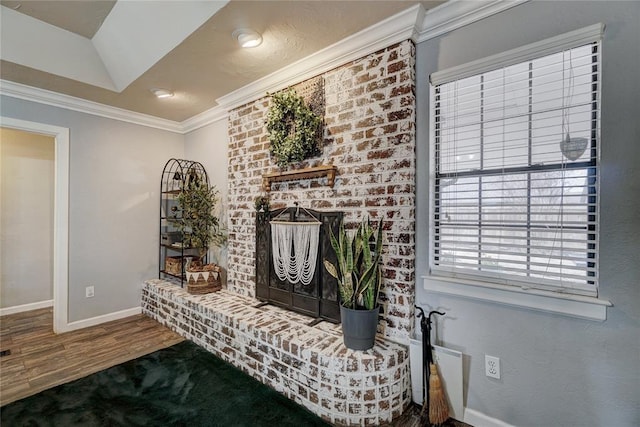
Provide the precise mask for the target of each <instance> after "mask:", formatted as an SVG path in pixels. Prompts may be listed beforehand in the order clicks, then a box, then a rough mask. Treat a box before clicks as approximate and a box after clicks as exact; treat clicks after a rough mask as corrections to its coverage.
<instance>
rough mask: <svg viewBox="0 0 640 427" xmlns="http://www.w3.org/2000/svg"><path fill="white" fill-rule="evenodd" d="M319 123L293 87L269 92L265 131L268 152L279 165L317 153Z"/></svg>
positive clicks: (283, 165)
mask: <svg viewBox="0 0 640 427" xmlns="http://www.w3.org/2000/svg"><path fill="white" fill-rule="evenodd" d="M267 95H268V94H267ZM321 123H322V119H321V118H320V117H318V115H317V114H315V113H314V112H313V111H311V109H310V108H309V106H308V105H306V104H305V102H304V99H302V97H300V96H298V95H297V94H296V92H295V91H294V90H292V89H289V90H287V91H284V92H280V93H274V94H273V95H271V107H270V108H269V112H268V113H267V131H268V132H269V141H270V142H271V147H270V151H271V155H272V156H273V157H275V160H276V163H277V164H278V166H279V167H280V168H286V167H287V166H289V165H291V164H293V163H297V162H301V161H303V160H305V159H308V158H309V157H312V156H315V155H318V154H319V153H320V149H319V147H318V129H319V128H320V124H321Z"/></svg>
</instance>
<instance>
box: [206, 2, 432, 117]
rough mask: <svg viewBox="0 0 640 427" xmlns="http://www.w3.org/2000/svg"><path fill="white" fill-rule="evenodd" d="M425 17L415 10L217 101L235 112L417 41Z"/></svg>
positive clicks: (348, 38)
mask: <svg viewBox="0 0 640 427" xmlns="http://www.w3.org/2000/svg"><path fill="white" fill-rule="evenodd" d="M423 15H424V8H423V7H422V5H420V4H417V5H415V6H412V7H410V8H409V9H407V10H405V11H403V12H400V13H398V14H396V15H393V16H391V17H389V18H387V19H385V20H383V21H380V22H379V23H377V24H374V25H372V26H370V27H368V28H365V29H364V30H362V31H360V32H358V33H355V34H353V35H351V36H349V37H347V38H345V39H342V40H341V41H339V42H337V43H334V44H332V45H331V46H328V47H326V48H324V49H322V50H319V51H318V52H316V53H313V54H311V55H309V56H307V57H305V58H303V59H301V60H298V61H296V62H294V63H293V64H290V65H287V66H286V67H283V68H281V69H279V70H278V71H275V72H273V73H271V74H269V75H267V76H265V77H263V78H261V79H258V80H256V81H254V82H252V83H249V84H248V85H246V86H244V87H242V88H240V89H238V90H235V91H233V92H231V93H229V94H228V95H224V96H221V97H220V98H218V99H216V101H217V102H218V104H219V105H220V106H221V107H222V108H224V109H226V110H232V109H233V108H236V107H239V106H241V105H244V104H246V103H247V102H250V101H252V100H255V99H259V98H261V97H263V96H265V94H266V93H267V92H275V91H278V90H280V89H284V88H286V87H288V86H291V85H294V84H296V83H299V82H302V81H304V80H307V79H309V78H311V77H315V76H317V75H319V74H322V73H324V72H326V71H329V70H331V69H334V68H336V67H339V66H341V65H344V64H346V63H348V62H350V61H353V60H356V59H359V58H362V57H363V56H366V55H368V54H371V53H373V52H376V51H378V50H380V49H384V48H386V47H388V46H390V45H392V44H394V43H398V42H401V41H404V40H408V39H411V40H414V38H415V37H416V36H417V34H418V32H419V31H418V30H419V29H418V27H417V25H418V24H419V21H418V17H420V18H421V17H422V16H423ZM414 41H415V40H414Z"/></svg>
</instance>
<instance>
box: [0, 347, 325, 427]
mask: <svg viewBox="0 0 640 427" xmlns="http://www.w3.org/2000/svg"><path fill="white" fill-rule="evenodd" d="M0 421H1V424H2V427H14V426H56V427H58V426H64V427H66V426H83V427H85V426H127V427H129V426H189V427H196V426H252V427H253V426H270V427H271V426H295V427H300V426H328V424H326V423H325V422H324V421H322V420H321V419H320V418H319V417H317V416H316V415H314V414H312V413H311V412H309V411H307V410H306V409H305V408H303V407H302V406H299V405H297V404H296V403H294V402H293V401H291V400H289V399H287V398H286V397H284V396H282V395H281V394H280V393H278V392H276V391H275V390H273V389H271V388H269V387H267V386H266V385H264V384H262V383H260V382H258V381H256V380H255V379H253V378H251V377H250V376H249V375H247V374H245V373H244V372H242V371H240V370H239V369H237V368H235V367H234V366H232V365H231V364H229V363H227V362H225V361H223V360H222V359H220V358H218V357H216V356H214V355H213V354H211V353H209V352H207V351H206V350H204V349H202V348H200V347H198V346H197V345H195V344H193V343H192V342H190V341H184V342H182V343H180V344H176V345H174V346H172V347H169V348H166V349H164V350H160V351H156V352H155V353H152V354H149V355H147V356H144V357H141V358H139V359H135V360H132V361H129V362H126V363H123V364H121V365H118V366H114V367H113V368H109V369H105V370H104V371H101V372H98V373H96V374H93V375H90V376H88V377H85V378H81V379H79V380H76V381H73V382H70V383H67V384H63V385H60V386H58V387H55V388H52V389H49V390H46V391H43V392H41V393H38V394H36V395H34V396H30V397H27V398H25V399H22V400H19V401H17V402H13V403H10V404H8V405H6V406H3V407H2V408H0Z"/></svg>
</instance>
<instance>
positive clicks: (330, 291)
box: [256, 207, 343, 323]
mask: <svg viewBox="0 0 640 427" xmlns="http://www.w3.org/2000/svg"><path fill="white" fill-rule="evenodd" d="M311 215H313V217H312V216H311ZM275 217H278V219H286V220H288V221H310V220H313V219H314V218H317V219H318V221H320V222H321V223H322V225H321V226H320V238H319V243H318V244H319V248H318V259H317V261H316V270H315V273H314V275H313V278H312V279H311V282H310V283H309V285H302V284H300V283H298V284H292V283H290V282H289V281H288V280H284V281H283V280H280V279H279V278H278V276H277V275H276V272H275V270H274V267H273V256H272V252H271V224H270V223H269V221H270V220H271V219H272V218H275ZM342 217H343V213H342V212H328V211H315V210H312V209H301V208H298V207H288V208H280V209H274V210H272V211H269V212H257V215H256V297H257V298H258V299H259V300H260V301H264V302H267V303H270V304H274V305H277V306H279V307H283V308H286V309H288V310H292V311H295V312H298V313H302V314H306V315H308V316H311V317H314V318H315V319H321V320H327V321H329V322H333V323H340V306H339V304H338V283H337V281H336V279H335V278H334V277H332V276H331V275H330V274H329V273H327V271H326V270H325V268H324V260H325V259H327V260H329V261H330V262H332V263H334V265H335V264H336V255H335V253H334V251H333V248H332V247H331V240H330V233H329V230H333V233H334V234H335V235H337V234H338V228H339V226H340V221H342Z"/></svg>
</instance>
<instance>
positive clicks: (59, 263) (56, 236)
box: [0, 117, 69, 333]
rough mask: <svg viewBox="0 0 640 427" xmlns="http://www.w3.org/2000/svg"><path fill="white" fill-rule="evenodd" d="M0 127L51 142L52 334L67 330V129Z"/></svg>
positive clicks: (15, 123)
mask: <svg viewBox="0 0 640 427" xmlns="http://www.w3.org/2000/svg"><path fill="white" fill-rule="evenodd" d="M0 126H1V127H3V128H6V129H14V130H20V131H25V132H30V133H35V134H39V135H45V136H50V137H53V138H54V141H55V143H54V145H55V147H54V171H53V175H54V185H53V224H52V228H53V331H54V332H55V333H61V332H65V331H67V330H68V293H69V289H68V286H69V267H68V260H69V129H68V128H63V127H58V126H52V125H48V124H44V123H37V122H30V121H26V120H19V119H13V118H8V117H0Z"/></svg>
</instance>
